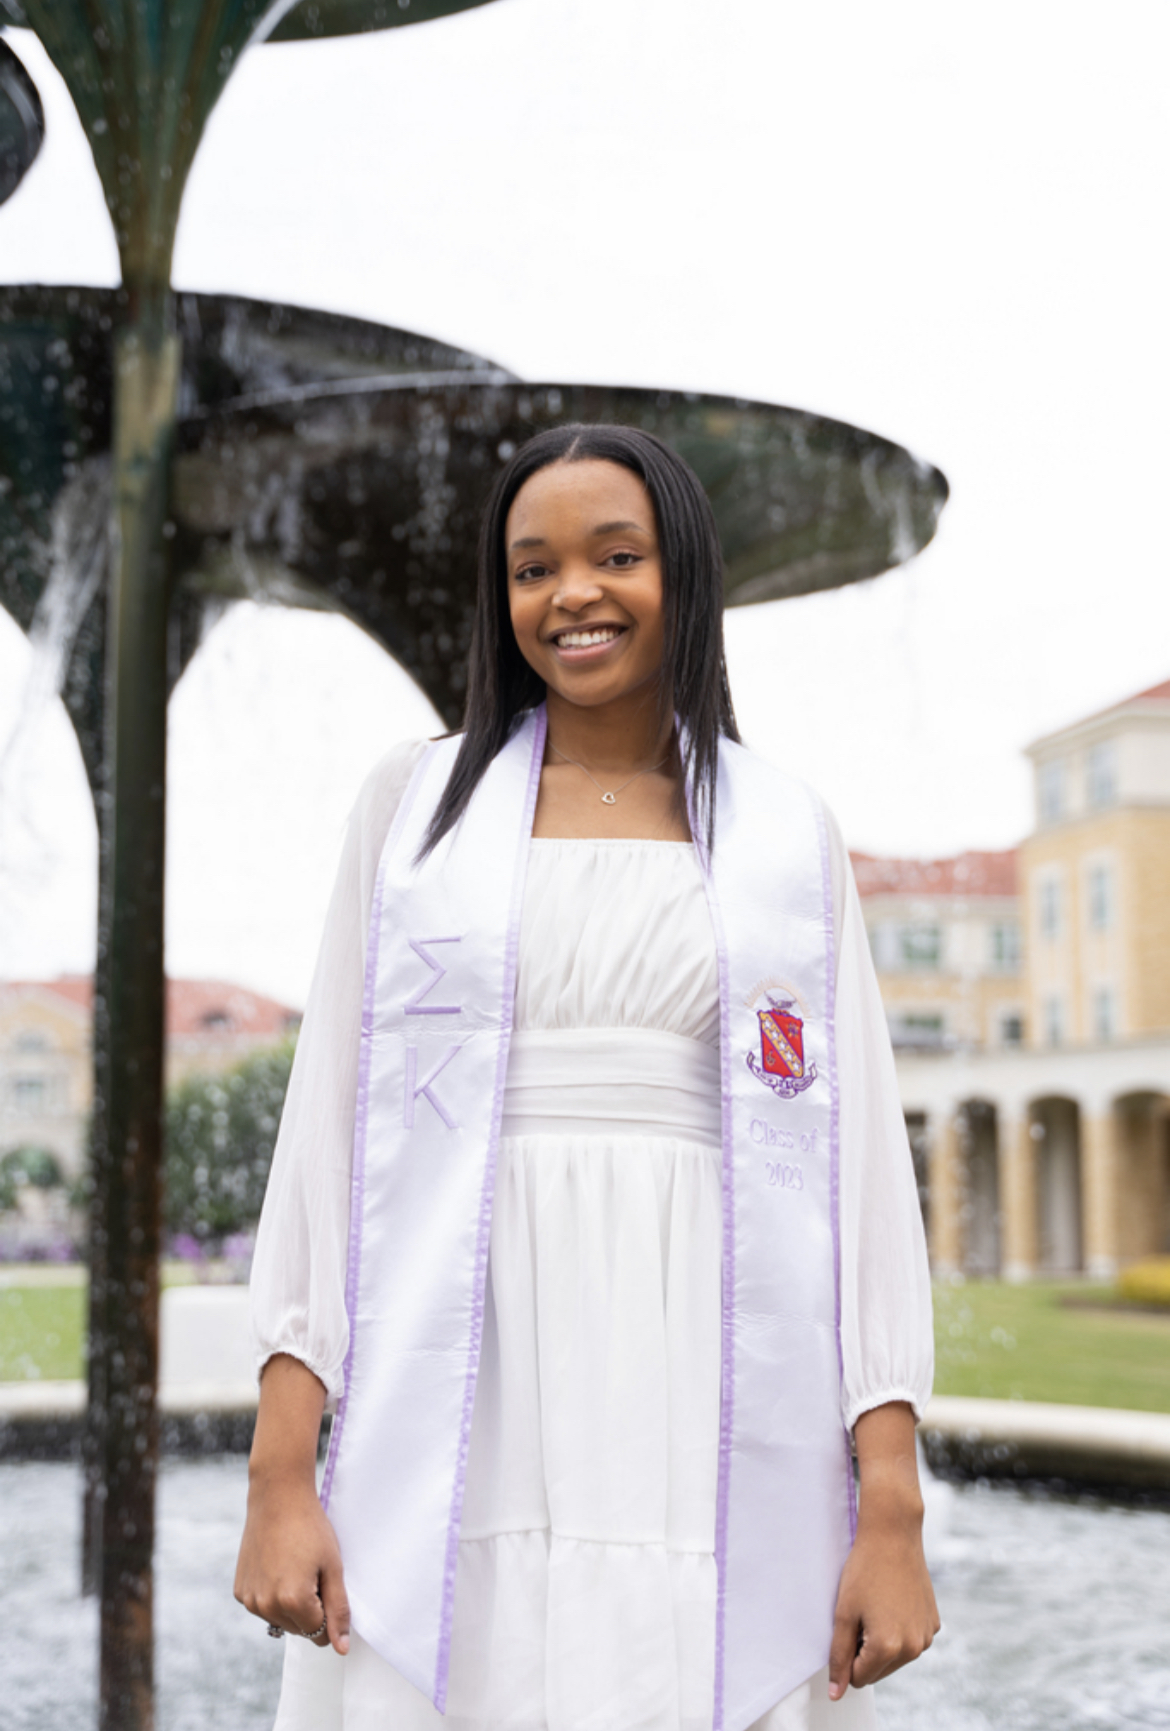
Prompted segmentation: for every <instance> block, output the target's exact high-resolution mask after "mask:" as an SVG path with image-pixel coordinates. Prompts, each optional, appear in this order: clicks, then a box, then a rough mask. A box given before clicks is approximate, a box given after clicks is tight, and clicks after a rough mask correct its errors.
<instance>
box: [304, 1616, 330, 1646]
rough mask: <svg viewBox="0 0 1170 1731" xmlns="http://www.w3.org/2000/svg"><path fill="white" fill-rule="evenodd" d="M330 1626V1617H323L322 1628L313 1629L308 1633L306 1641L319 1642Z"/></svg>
mask: <svg viewBox="0 0 1170 1731" xmlns="http://www.w3.org/2000/svg"><path fill="white" fill-rule="evenodd" d="M328 1626H329V1619H328V1617H322V1619H321V1627H320V1628H319V1629H311V1630H310V1631H309V1632H308V1634H305V1640H306V1641H319V1640H320V1639H321V1637H322V1635H323V1634H324V1633H325V1631H326V1629H327V1628H328ZM302 1634H304V1631H303V1630H302Z"/></svg>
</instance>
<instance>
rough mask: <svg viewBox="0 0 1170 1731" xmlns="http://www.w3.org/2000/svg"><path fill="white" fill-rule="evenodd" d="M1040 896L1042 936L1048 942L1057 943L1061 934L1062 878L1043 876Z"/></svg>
mask: <svg viewBox="0 0 1170 1731" xmlns="http://www.w3.org/2000/svg"><path fill="white" fill-rule="evenodd" d="M1039 897H1040V936H1041V937H1042V938H1044V939H1045V941H1046V942H1047V943H1050V944H1051V943H1055V941H1056V939H1057V938H1058V937H1059V936H1060V879H1059V878H1055V877H1051V878H1041V880H1040V886H1039Z"/></svg>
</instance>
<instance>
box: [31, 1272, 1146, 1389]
mask: <svg viewBox="0 0 1170 1731" xmlns="http://www.w3.org/2000/svg"><path fill="white" fill-rule="evenodd" d="M1091 1291H1092V1289H1091V1288H1086V1287H1084V1286H1050V1285H1046V1284H1044V1285H1040V1284H1038V1285H1033V1286H1004V1285H1001V1284H1000V1283H999V1282H997V1281H969V1282H968V1283H967V1284H965V1285H962V1286H952V1285H949V1284H947V1283H941V1284H939V1285H938V1286H936V1287H935V1292H934V1301H935V1340H936V1345H937V1367H936V1375H935V1391H936V1393H938V1394H969V1395H988V1396H990V1397H992V1398H993V1399H997V1400H1012V1399H1017V1400H1054V1401H1069V1402H1072V1403H1073V1404H1075V1405H1079V1406H1123V1407H1132V1408H1135V1409H1136V1410H1138V1411H1145V1412H1170V1315H1166V1316H1164V1317H1163V1316H1151V1315H1145V1314H1143V1313H1141V1312H1135V1311H1124V1310H1118V1311H1114V1312H1110V1311H1107V1310H1084V1309H1079V1308H1078V1309H1072V1308H1067V1307H1065V1306H1063V1305H1062V1304H1061V1303H1060V1298H1061V1295H1062V1294H1064V1293H1069V1294H1073V1295H1078V1296H1080V1297H1087V1296H1090V1295H1091ZM84 1323H85V1290H84V1288H83V1287H81V1286H10V1287H0V1382H23V1381H24V1380H25V1379H26V1378H30V1377H41V1378H47V1379H52V1380H55V1379H57V1378H67V1377H78V1376H81V1375H82V1365H83V1354H82V1329H83V1327H84Z"/></svg>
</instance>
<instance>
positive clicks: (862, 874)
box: [849, 848, 1017, 897]
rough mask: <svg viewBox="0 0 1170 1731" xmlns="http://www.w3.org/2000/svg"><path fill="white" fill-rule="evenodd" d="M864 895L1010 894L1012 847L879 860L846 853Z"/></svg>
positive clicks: (1013, 872) (1013, 878)
mask: <svg viewBox="0 0 1170 1731" xmlns="http://www.w3.org/2000/svg"><path fill="white" fill-rule="evenodd" d="M849 857H850V859H851V860H852V861H853V872H854V876H855V877H856V879H857V888H858V891H859V893H860V894H861V896H862V897H865V896H907V895H911V896H1014V895H1015V894H1016V890H1017V872H1016V850H1015V848H1009V849H1007V850H1006V851H1005V852H1003V853H975V852H971V853H961V854H957V855H956V856H955V857H954V858H953V859H882V858H880V857H878V856H877V855H875V854H868V853H855V854H850V856H849Z"/></svg>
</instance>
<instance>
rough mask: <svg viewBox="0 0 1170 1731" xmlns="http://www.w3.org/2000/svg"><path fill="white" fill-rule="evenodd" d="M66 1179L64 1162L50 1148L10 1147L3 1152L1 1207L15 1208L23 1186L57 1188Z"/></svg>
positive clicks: (0, 1174)
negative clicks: (62, 1167) (62, 1166)
mask: <svg viewBox="0 0 1170 1731" xmlns="http://www.w3.org/2000/svg"><path fill="white" fill-rule="evenodd" d="M64 1182H65V1174H64V1173H63V1172H62V1170H61V1162H60V1161H59V1160H58V1158H57V1156H56V1155H55V1154H54V1153H53V1152H52V1151H51V1150H50V1149H48V1148H32V1147H21V1148H10V1149H9V1150H8V1152H7V1153H6V1154H4V1155H2V1156H0V1210H4V1211H7V1210H8V1209H10V1208H15V1207H16V1205H17V1202H18V1200H19V1195H20V1192H21V1191H22V1190H25V1189H31V1190H56V1189H58V1188H59V1187H60V1186H62V1185H63V1184H64Z"/></svg>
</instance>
